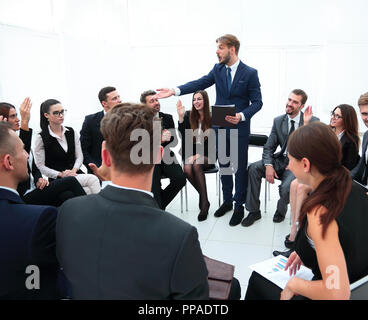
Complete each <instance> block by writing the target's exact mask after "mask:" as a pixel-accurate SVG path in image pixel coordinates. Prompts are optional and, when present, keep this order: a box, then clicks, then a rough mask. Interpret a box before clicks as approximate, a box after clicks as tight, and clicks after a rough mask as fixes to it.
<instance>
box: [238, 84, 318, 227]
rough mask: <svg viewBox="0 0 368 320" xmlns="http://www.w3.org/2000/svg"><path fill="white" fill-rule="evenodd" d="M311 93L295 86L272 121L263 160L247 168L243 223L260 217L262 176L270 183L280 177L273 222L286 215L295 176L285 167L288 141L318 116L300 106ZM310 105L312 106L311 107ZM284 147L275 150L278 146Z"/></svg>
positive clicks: (249, 224) (244, 224) (248, 224)
mask: <svg viewBox="0 0 368 320" xmlns="http://www.w3.org/2000/svg"><path fill="white" fill-rule="evenodd" d="M307 99H308V96H307V94H306V93H305V92H304V91H303V90H301V89H295V90H293V91H292V92H291V93H290V95H289V97H288V101H287V103H286V110H285V111H286V113H285V114H283V115H281V116H278V117H276V118H275V119H274V121H273V126H272V130H271V134H270V136H269V137H268V139H267V142H266V144H265V145H264V147H263V154H262V160H260V161H257V162H254V163H252V164H251V165H250V166H249V169H248V191H247V201H246V207H247V210H248V211H249V214H248V216H247V217H246V218H245V219H244V220H243V221H242V223H241V224H242V226H244V227H249V226H251V225H252V224H253V223H254V221H256V220H259V219H261V211H260V208H259V207H260V201H259V194H260V189H261V184H262V178H266V180H267V181H268V182H269V183H272V184H273V183H274V182H275V178H276V179H279V180H281V181H282V182H281V184H280V186H279V194H280V199H279V201H278V202H277V210H276V212H275V214H274V217H273V222H275V223H279V222H282V221H283V220H284V219H285V214H286V211H287V206H288V203H289V193H290V183H291V182H292V181H293V180H294V179H295V176H294V175H293V173H292V172H291V171H290V170H288V169H287V168H286V167H287V165H288V164H289V159H288V157H287V142H288V139H289V136H290V134H291V133H292V132H293V131H295V130H296V129H298V128H299V127H300V126H302V125H303V124H304V121H306V122H308V123H309V122H312V121H316V120H318V118H316V117H314V116H312V113H311V112H308V117H306V118H307V119H304V114H303V112H301V110H302V109H303V108H304V105H305V103H306V102H307ZM309 108H310V107H309ZM279 146H280V147H281V150H280V151H279V152H277V153H275V151H276V149H277V147H279Z"/></svg>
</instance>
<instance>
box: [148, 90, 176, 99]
mask: <svg viewBox="0 0 368 320" xmlns="http://www.w3.org/2000/svg"><path fill="white" fill-rule="evenodd" d="M156 91H158V93H157V94H156V95H154V96H153V99H164V98H168V97H171V96H173V95H175V91H174V90H173V89H169V88H162V89H157V90H156Z"/></svg>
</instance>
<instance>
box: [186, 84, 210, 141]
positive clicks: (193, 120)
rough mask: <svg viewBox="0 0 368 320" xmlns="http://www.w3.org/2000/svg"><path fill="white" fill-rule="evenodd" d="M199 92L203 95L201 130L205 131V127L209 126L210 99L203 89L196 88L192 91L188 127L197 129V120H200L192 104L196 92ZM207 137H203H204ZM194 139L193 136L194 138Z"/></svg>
mask: <svg viewBox="0 0 368 320" xmlns="http://www.w3.org/2000/svg"><path fill="white" fill-rule="evenodd" d="M198 93H199V94H200V95H201V96H202V97H203V114H204V118H203V121H202V122H201V127H202V131H203V132H205V131H206V130H207V129H209V128H211V114H210V99H209V98H208V94H207V92H206V91H205V90H198V91H196V92H194V93H193V97H192V110H191V111H190V117H189V122H190V128H191V129H192V130H196V129H198V127H199V125H198V122H199V121H200V117H199V112H198V111H197V109H196V108H195V107H194V105H193V99H194V96H195V95H196V94H198ZM206 138H207V137H205V139H206ZM194 139H195V138H194Z"/></svg>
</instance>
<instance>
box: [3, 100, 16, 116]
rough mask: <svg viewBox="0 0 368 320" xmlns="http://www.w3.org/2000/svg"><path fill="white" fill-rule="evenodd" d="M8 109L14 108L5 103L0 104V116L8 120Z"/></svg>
mask: <svg viewBox="0 0 368 320" xmlns="http://www.w3.org/2000/svg"><path fill="white" fill-rule="evenodd" d="M10 109H15V107H14V106H13V105H12V104H10V103H7V102H0V116H3V117H4V118H7V119H9V112H10Z"/></svg>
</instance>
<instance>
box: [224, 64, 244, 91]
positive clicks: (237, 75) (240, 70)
mask: <svg viewBox="0 0 368 320" xmlns="http://www.w3.org/2000/svg"><path fill="white" fill-rule="evenodd" d="M244 68H245V65H244V63H243V62H241V61H240V62H239V65H238V69H237V70H236V73H235V76H234V79H233V82H232V83H231V88H230V93H231V91H232V90H233V88H234V86H235V84H236V83H238V82H239V80H240V77H241V75H242V74H243V69H244ZM225 79H226V71H225Z"/></svg>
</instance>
